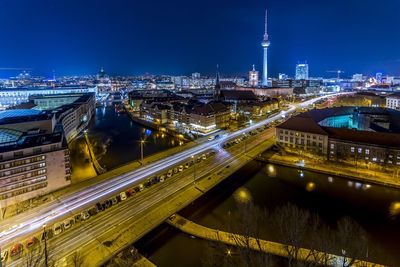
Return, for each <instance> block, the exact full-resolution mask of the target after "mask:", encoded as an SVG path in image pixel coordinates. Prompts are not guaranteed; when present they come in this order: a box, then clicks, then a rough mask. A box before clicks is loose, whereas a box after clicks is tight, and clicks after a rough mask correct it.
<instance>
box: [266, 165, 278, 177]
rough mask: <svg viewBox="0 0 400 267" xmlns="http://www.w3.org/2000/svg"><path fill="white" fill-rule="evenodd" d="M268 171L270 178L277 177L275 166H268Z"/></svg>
mask: <svg viewBox="0 0 400 267" xmlns="http://www.w3.org/2000/svg"><path fill="white" fill-rule="evenodd" d="M267 171H268V176H269V177H275V176H276V170H275V166H274V165H271V164H268V165H267Z"/></svg>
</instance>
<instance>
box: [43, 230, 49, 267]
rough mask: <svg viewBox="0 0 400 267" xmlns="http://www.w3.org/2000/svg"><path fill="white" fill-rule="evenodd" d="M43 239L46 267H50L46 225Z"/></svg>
mask: <svg viewBox="0 0 400 267" xmlns="http://www.w3.org/2000/svg"><path fill="white" fill-rule="evenodd" d="M43 238H44V266H45V267H48V266H49V255H48V254H47V232H46V225H45V224H43Z"/></svg>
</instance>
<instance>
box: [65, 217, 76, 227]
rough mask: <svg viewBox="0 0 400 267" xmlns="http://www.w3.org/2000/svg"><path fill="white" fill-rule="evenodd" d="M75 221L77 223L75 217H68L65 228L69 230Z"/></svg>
mask: <svg viewBox="0 0 400 267" xmlns="http://www.w3.org/2000/svg"><path fill="white" fill-rule="evenodd" d="M74 223H75V220H74V218H68V219H66V220H65V221H64V229H65V230H67V229H69V228H71V227H72V225H74Z"/></svg>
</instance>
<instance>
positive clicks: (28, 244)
mask: <svg viewBox="0 0 400 267" xmlns="http://www.w3.org/2000/svg"><path fill="white" fill-rule="evenodd" d="M37 243H39V240H38V239H37V238H36V237H34V236H33V237H31V238H29V239H28V241H26V247H27V248H32V247H34V246H35V245H36V244H37Z"/></svg>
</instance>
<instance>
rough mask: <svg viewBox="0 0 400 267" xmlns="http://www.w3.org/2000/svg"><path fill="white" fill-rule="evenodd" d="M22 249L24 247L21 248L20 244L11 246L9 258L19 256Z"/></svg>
mask: <svg viewBox="0 0 400 267" xmlns="http://www.w3.org/2000/svg"><path fill="white" fill-rule="evenodd" d="M23 249H24V247H23V246H22V244H20V243H17V244H15V245H13V246H12V247H11V249H10V255H11V257H15V256H18V255H19V254H21V252H22V250H23Z"/></svg>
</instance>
